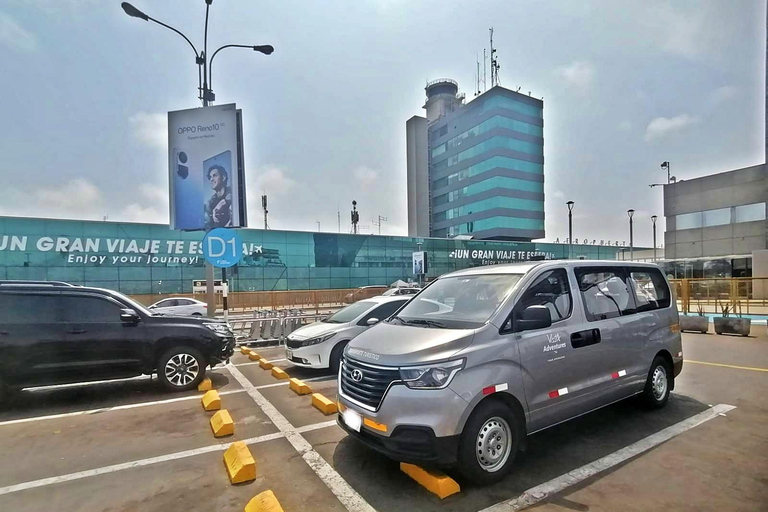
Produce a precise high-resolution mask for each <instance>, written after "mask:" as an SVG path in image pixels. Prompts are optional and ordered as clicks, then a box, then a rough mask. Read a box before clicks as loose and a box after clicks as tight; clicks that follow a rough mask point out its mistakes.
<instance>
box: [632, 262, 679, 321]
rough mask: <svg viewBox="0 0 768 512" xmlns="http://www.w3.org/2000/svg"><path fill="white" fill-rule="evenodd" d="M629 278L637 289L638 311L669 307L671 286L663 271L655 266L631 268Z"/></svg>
mask: <svg viewBox="0 0 768 512" xmlns="http://www.w3.org/2000/svg"><path fill="white" fill-rule="evenodd" d="M629 278H630V281H631V283H632V286H633V289H634V290H635V300H636V301H637V310H638V311H650V310H653V309H661V308H668V307H669V304H670V296H669V287H668V286H667V282H666V281H665V280H664V276H662V275H661V271H659V270H658V269H655V268H634V269H633V268H631V269H629Z"/></svg>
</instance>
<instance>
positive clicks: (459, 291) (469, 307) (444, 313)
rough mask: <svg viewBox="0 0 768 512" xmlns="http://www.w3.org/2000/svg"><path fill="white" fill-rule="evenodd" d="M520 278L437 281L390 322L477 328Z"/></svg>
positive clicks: (492, 276) (489, 276)
mask: <svg viewBox="0 0 768 512" xmlns="http://www.w3.org/2000/svg"><path fill="white" fill-rule="evenodd" d="M522 277H523V275H522V274H483V275H474V276H472V275H470V276H458V277H445V278H442V279H438V280H437V281H435V282H434V283H432V284H431V285H430V286H429V287H427V288H425V289H424V291H422V292H421V293H420V294H419V295H418V296H417V297H415V298H414V299H412V300H411V301H410V302H409V303H408V304H407V305H406V306H405V307H404V308H403V309H402V310H401V311H400V313H398V315H397V316H396V317H394V318H393V319H392V320H393V321H395V322H397V321H400V322H401V323H407V324H410V325H419V326H424V327H437V328H440V327H442V328H452V329H473V328H477V327H480V326H481V325H483V324H484V323H485V322H487V321H488V319H489V318H490V317H491V315H492V314H493V313H494V311H496V309H497V308H498V307H499V305H501V303H502V302H503V301H504V299H506V298H507V297H508V296H509V293H510V292H511V291H512V289H513V288H514V287H515V285H516V284H517V283H518V281H520V279H521V278H522Z"/></svg>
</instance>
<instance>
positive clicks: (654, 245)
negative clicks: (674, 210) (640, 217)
mask: <svg viewBox="0 0 768 512" xmlns="http://www.w3.org/2000/svg"><path fill="white" fill-rule="evenodd" d="M658 218H659V217H658V216H657V215H652V216H651V222H653V262H654V263H656V220H657V219H658Z"/></svg>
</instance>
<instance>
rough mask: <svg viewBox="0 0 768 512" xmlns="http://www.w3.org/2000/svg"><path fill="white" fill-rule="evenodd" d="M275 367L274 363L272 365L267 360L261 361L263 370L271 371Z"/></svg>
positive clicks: (260, 364)
mask: <svg viewBox="0 0 768 512" xmlns="http://www.w3.org/2000/svg"><path fill="white" fill-rule="evenodd" d="M273 366H275V365H273V364H272V363H270V362H269V361H267V360H266V359H264V358H261V359H259V367H260V368H261V369H262V370H271V369H272V367H273Z"/></svg>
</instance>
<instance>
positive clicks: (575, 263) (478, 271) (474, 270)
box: [442, 260, 658, 277]
mask: <svg viewBox="0 0 768 512" xmlns="http://www.w3.org/2000/svg"><path fill="white" fill-rule="evenodd" d="M552 266H560V267H566V266H567V267H585V266H590V267H594V266H600V267H627V266H632V267H649V268H658V265H656V264H654V263H645V262H639V261H617V260H542V261H525V262H520V263H502V264H499V265H485V266H480V267H471V268H465V269H463V270H457V271H455V272H451V273H449V274H445V275H444V276H442V277H457V276H471V275H487V274H526V273H528V272H530V271H531V270H533V269H534V268H537V267H552Z"/></svg>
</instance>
